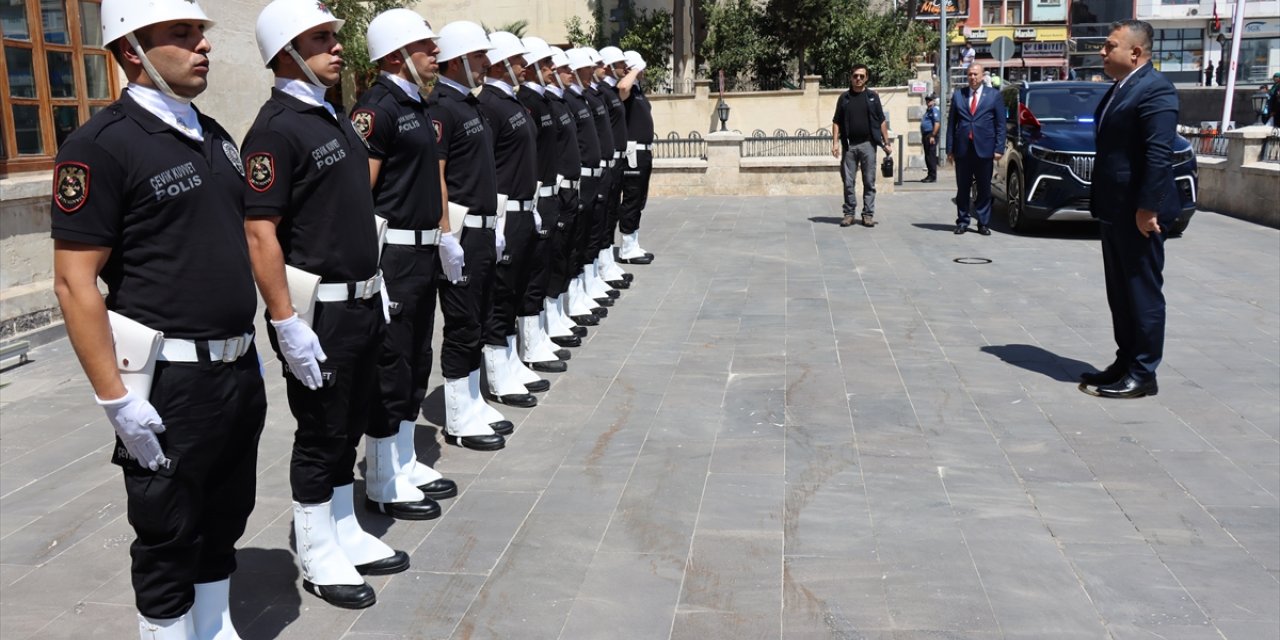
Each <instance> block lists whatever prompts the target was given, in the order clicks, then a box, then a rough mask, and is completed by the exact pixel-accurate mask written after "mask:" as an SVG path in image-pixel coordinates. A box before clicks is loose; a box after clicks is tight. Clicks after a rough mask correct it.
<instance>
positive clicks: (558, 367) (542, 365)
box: [526, 360, 569, 382]
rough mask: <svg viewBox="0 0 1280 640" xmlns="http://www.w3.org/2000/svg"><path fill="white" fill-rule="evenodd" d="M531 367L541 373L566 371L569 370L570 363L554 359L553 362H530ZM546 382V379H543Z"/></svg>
mask: <svg viewBox="0 0 1280 640" xmlns="http://www.w3.org/2000/svg"><path fill="white" fill-rule="evenodd" d="M526 364H528V365H529V368H530V369H533V370H534V371H537V372H539V373H564V372H565V371H568V370H569V365H567V364H565V363H564V362H562V361H560V360H552V361H551V362H529V363H526ZM543 382H545V380H544V381H543Z"/></svg>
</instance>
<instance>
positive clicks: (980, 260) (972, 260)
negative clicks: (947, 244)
mask: <svg viewBox="0 0 1280 640" xmlns="http://www.w3.org/2000/svg"><path fill="white" fill-rule="evenodd" d="M955 262H957V263H959V264H991V258H956V259H955Z"/></svg>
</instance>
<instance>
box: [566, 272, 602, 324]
mask: <svg viewBox="0 0 1280 640" xmlns="http://www.w3.org/2000/svg"><path fill="white" fill-rule="evenodd" d="M568 293H569V315H570V316H586V315H591V310H592V309H593V308H594V307H595V304H593V303H592V302H589V301H588V300H589V299H590V296H588V295H587V290H586V288H585V285H584V284H583V277H582V275H581V274H579V275H578V277H576V278H574V279H573V281H572V282H570V283H569V292H568Z"/></svg>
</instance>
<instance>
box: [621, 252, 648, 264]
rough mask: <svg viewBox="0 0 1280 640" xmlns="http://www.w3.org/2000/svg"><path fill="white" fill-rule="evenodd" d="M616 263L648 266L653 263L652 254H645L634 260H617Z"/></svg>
mask: <svg viewBox="0 0 1280 640" xmlns="http://www.w3.org/2000/svg"><path fill="white" fill-rule="evenodd" d="M618 262H621V263H622V264H649V263H651V262H653V254H652V253H646V254H644V255H642V256H638V257H635V258H618Z"/></svg>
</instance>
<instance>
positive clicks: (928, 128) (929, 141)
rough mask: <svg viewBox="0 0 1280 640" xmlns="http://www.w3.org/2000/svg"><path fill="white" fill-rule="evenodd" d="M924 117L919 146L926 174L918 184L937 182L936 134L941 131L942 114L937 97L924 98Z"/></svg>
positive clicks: (921, 123)
mask: <svg viewBox="0 0 1280 640" xmlns="http://www.w3.org/2000/svg"><path fill="white" fill-rule="evenodd" d="M924 104H925V108H924V115H923V116H922V117H921V118H920V145H921V146H923V147H924V166H925V170H926V172H927V173H926V174H925V177H924V179H923V180H921V181H920V182H937V181H938V133H940V130H941V126H940V125H941V122H942V113H941V112H939V111H938V96H935V95H934V94H932V93H931V94H929V95H927V96H925V97H924Z"/></svg>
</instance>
